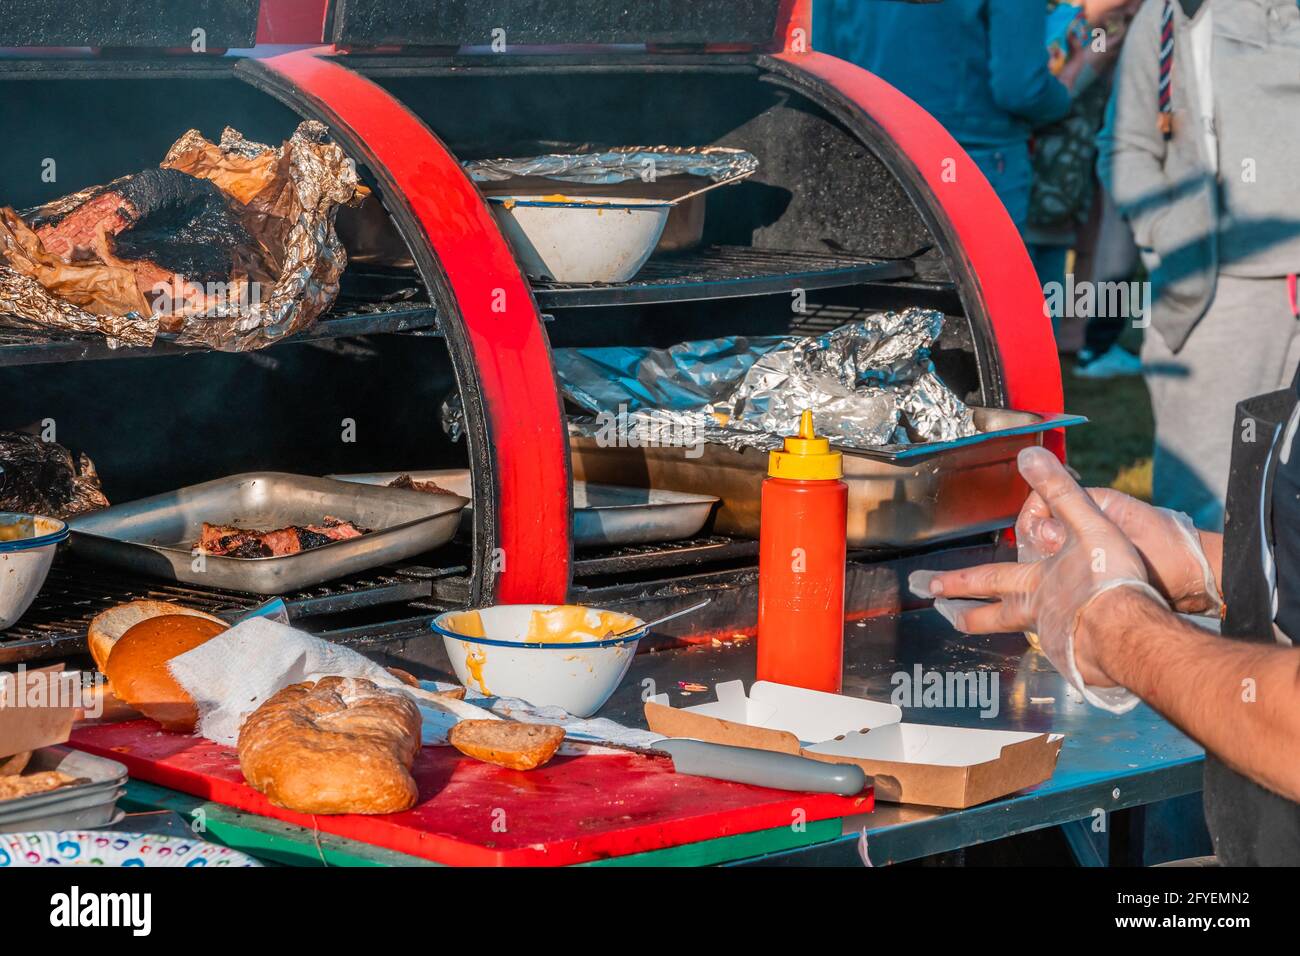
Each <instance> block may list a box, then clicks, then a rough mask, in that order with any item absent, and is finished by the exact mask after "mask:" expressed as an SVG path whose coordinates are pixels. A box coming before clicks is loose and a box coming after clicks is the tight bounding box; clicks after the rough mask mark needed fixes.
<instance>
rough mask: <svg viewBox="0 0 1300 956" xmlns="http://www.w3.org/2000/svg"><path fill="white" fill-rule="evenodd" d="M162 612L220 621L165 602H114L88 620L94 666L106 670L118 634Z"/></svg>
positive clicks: (88, 640)
mask: <svg viewBox="0 0 1300 956" xmlns="http://www.w3.org/2000/svg"><path fill="white" fill-rule="evenodd" d="M164 614H189V615H192V616H194V617H201V618H204V619H206V620H209V621H215V622H216V623H218V624H220V623H221V618H219V617H213V616H212V615H211V614H208V613H207V612H206V611H197V610H195V609H194V608H189V607H184V606H182V605H180V604H169V603H168V602H166V601H128V602H127V603H126V604H117V605H114V606H113V607H110V608H109V609H108V610H106V611H100V612H99V613H98V614H96V615H95V616H94V618H93V619H91V622H90V630H89V631H88V632H87V634H86V643H87V644H88V645H89V646H90V656H91V657H93V658H94V659H95V666H96V667H98V668H99V669H100V671H105V670H107V669H108V656H109V654H110V653H111V652H112V650H113V646H114V645H115V644H117V642H118V641H119V640H121V638H122V635H123V634H125V633H126V632H127V631H129V630H131V628H133V627H135V626H136V625H137V624H139V623H140V622H141V621H147V620H149V618H151V617H162V616H163V615H164Z"/></svg>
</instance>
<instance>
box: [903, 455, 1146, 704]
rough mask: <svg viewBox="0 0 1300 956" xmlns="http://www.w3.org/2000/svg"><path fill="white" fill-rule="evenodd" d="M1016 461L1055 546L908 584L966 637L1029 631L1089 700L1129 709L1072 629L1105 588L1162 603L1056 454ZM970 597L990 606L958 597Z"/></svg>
mask: <svg viewBox="0 0 1300 956" xmlns="http://www.w3.org/2000/svg"><path fill="white" fill-rule="evenodd" d="M1018 464H1019V467H1020V474H1021V475H1023V476H1024V478H1025V480H1026V481H1027V482H1029V486H1030V487H1031V488H1032V489H1033V490H1034V492H1036V493H1037V495H1038V496H1039V498H1040V499H1041V500H1042V502H1043V504H1044V505H1045V506H1046V507H1047V510H1048V513H1049V515H1050V517H1051V518H1052V519H1054V520H1055V521H1057V522H1058V523H1059V530H1060V532H1061V535H1060V541H1059V543H1058V544H1056V545H1055V547H1054V548H1052V549H1051V550H1050V552H1048V551H1043V552H1041V553H1040V552H1038V551H1037V550H1036V549H1035V548H1034V546H1033V545H1032V544H1031V545H1029V546H1027V547H1026V548H1025V549H1024V550H1022V553H1021V561H1020V562H1019V563H1016V564H1009V563H1006V564H986V565H981V566H978V567H973V568H965V569H963V570H960V571H947V572H943V573H935V572H932V571H917V572H915V573H914V574H913V575H912V577H911V580H910V582H909V583H910V586H911V589H912V592H913V593H914V594H916V595H918V596H920V597H934V598H935V599H936V600H935V608H936V609H937V610H939V611H940V613H943V614H944V616H945V617H947V618H948V620H949V621H951V622H952V625H953V626H954V627H955V628H957V629H958V630H960V631H964V632H966V633H968V634H994V633H1000V632H1006V631H1035V632H1036V633H1037V634H1038V637H1039V640H1040V641H1041V643H1042V648H1043V653H1045V654H1046V655H1047V657H1048V659H1049V660H1050V661H1051V662H1052V663H1053V664H1054V665H1055V666H1056V669H1057V670H1058V671H1060V672H1061V674H1063V675H1064V676H1065V678H1066V679H1067V680H1069V681H1070V683H1072V684H1074V686H1075V687H1077V688H1078V689H1079V690H1080V692H1082V694H1083V696H1084V698H1085V699H1086V700H1088V702H1089V703H1092V704H1095V705H1096V706H1098V707H1102V708H1104V709H1106V710H1109V711H1112V712H1113V713H1124V712H1126V711H1128V710H1131V709H1132V708H1133V707H1134V706H1136V704H1137V698H1136V697H1135V696H1133V695H1132V694H1130V693H1129V692H1128V691H1127V690H1125V689H1124V688H1122V687H1117V686H1115V684H1114V682H1113V681H1112V680H1110V678H1108V677H1107V676H1106V674H1105V673H1104V672H1103V671H1102V670H1101V669H1100V667H1098V666H1097V664H1096V663H1095V662H1094V661H1093V660H1092V659H1091V658H1090V657H1089V656H1088V655H1087V653H1086V650H1087V649H1086V648H1078V649H1076V647H1075V641H1074V633H1075V628H1076V626H1077V624H1078V620H1079V617H1080V615H1081V614H1083V613H1084V611H1085V610H1086V608H1087V607H1088V605H1089V603H1090V602H1091V601H1092V600H1093V599H1094V598H1096V597H1097V595H1099V594H1102V593H1104V592H1105V591H1108V590H1110V589H1111V588H1116V587H1134V588H1138V589H1140V590H1143V591H1145V592H1147V593H1149V594H1150V595H1151V596H1152V597H1154V598H1155V599H1156V600H1157V601H1160V603H1161V604H1164V600H1163V599H1162V598H1161V597H1160V596H1159V594H1158V593H1157V592H1156V591H1155V589H1154V588H1152V587H1151V585H1150V584H1149V583H1148V582H1147V575H1146V566H1145V565H1144V563H1143V561H1142V557H1141V555H1139V554H1138V552H1137V549H1136V548H1134V546H1133V544H1132V543H1131V542H1130V541H1129V540H1128V538H1126V537H1125V536H1124V533H1123V532H1122V531H1120V529H1119V528H1117V527H1116V526H1115V525H1114V524H1113V523H1112V522H1110V521H1109V520H1107V518H1106V516H1105V515H1104V514H1102V511H1101V509H1100V508H1099V507H1098V506H1097V504H1096V503H1095V502H1094V501H1093V500H1092V498H1090V497H1089V496H1088V495H1087V493H1085V492H1084V490H1083V489H1082V488H1080V487H1079V486H1078V485H1077V484H1076V483H1075V481H1074V479H1073V478H1071V477H1070V475H1069V473H1068V472H1067V471H1066V470H1065V467H1064V466H1063V465H1062V464H1061V463H1060V462H1059V461H1058V460H1057V459H1056V456H1055V455H1053V454H1052V453H1051V452H1049V451H1047V450H1046V449H1043V448H1038V447H1033V448H1026V449H1024V450H1023V451H1021V452H1020V456H1019V459H1018ZM954 598H956V599H958V600H957V601H953V599H954ZM969 598H981V599H986V600H988V601H989V603H984V604H976V602H973V601H969V600H961V599H969ZM1077 651H1083V653H1077Z"/></svg>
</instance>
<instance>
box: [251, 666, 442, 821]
mask: <svg viewBox="0 0 1300 956" xmlns="http://www.w3.org/2000/svg"><path fill="white" fill-rule="evenodd" d="M419 750H420V711H419V708H417V707H416V706H415V704H414V703H412V702H411V700H410V698H408V697H407V696H406V695H405V694H403V693H401V692H400V691H391V690H384V689H383V688H380V687H378V686H377V685H375V684H374V683H372V682H371V681H368V680H365V679H363V678H354V677H324V678H322V679H321V680H319V681H317V682H315V683H311V682H307V683H303V684H293V685H291V686H289V687H286V688H284V689H283V690H281V691H279V692H278V693H276V694H275V695H274V696H273V697H271V698H270V699H268V700H267V701H265V702H264V703H263V704H262V706H261V707H259V708H257V710H255V711H253V713H252V714H251V715H249V717H248V718H247V719H246V720H245V721H244V725H243V726H242V727H241V728H240V729H239V767H240V769H241V770H242V771H243V772H244V779H245V780H247V781H248V783H249V785H250V786H252V787H254V788H255V789H257V790H260V791H261V792H262V793H264V794H266V796H267V798H268V799H269V800H270V801H271V802H272V803H274V804H275V805H276V806H279V807H285V808H286V809H289V810H297V811H299V812H300V813H396V812H397V811H399V810H406V809H408V808H410V807H411V806H413V805H414V804H415V800H416V797H417V792H416V787H415V781H414V780H413V779H412V777H411V774H410V769H411V764H413V763H414V762H415V755H416V754H417V753H419Z"/></svg>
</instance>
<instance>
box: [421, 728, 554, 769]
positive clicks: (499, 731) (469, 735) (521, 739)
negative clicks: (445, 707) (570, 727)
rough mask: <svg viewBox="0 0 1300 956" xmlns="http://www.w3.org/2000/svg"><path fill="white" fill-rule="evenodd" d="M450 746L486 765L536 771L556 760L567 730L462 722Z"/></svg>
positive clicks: (451, 736) (452, 733)
mask: <svg viewBox="0 0 1300 956" xmlns="http://www.w3.org/2000/svg"><path fill="white" fill-rule="evenodd" d="M447 742H448V743H450V744H451V745H452V746H453V747H455V748H456V749H457V750H459V751H460V752H461V753H463V754H464V755H465V756H467V757H474V758H475V759H477V760H482V761H484V762H485V763H490V764H495V765H496V766H498V767H505V768H506V769H508V770H533V769H535V768H537V767H540V766H542V765H543V764H545V763H546V762H547V761H549V760H550V759H551V758H552V757H554V756H555V751H557V750H559V749H560V744H562V743H564V728H563V727H556V726H555V725H554V724H523V723H520V722H518V721H515V720H462V721H460V722H459V723H457V724H456V725H455V726H454V727H452V728H451V731H450V732H449V733H448V734H447Z"/></svg>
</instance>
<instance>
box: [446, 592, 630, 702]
mask: <svg viewBox="0 0 1300 956" xmlns="http://www.w3.org/2000/svg"><path fill="white" fill-rule="evenodd" d="M552 607H555V605H553V604H500V605H497V606H496V607H485V608H480V609H479V611H478V614H479V618H480V620H481V621H482V623H483V634H484V636H483V637H471V636H468V635H466V634H463V633H458V632H457V631H456V629H455V627H456V618H457V615H459V614H464V613H467V612H464V611H449V612H447V613H446V614H440V615H439V616H438V617H436V618H434V620H433V624H432V627H433V630H434V632H435V633H437V634H440V635H442V640H443V645H444V646H445V647H446V648H447V656H448V657H449V658H450V659H451V666H452V668H453V669H454V670H455V671H456V677H457V679H458V680H459V681H460V682H461V683H462V684H464V685H465V686H466V687H468V688H469V689H471V690H474V691H478V692H479V693H482V694H487V695H489V696H492V697H518V698H520V699H521V700H526V701H528V702H529V703H532V704H536V705H538V706H543V707H545V706H554V707H561V708H563V709H564V710H566V711H568V712H569V713H570V714H573V715H574V716H575V717H590V716H591V715H592V714H594V713H595V712H596V711H598V710H600V708H601V707H603V706H604V704H605V701H607V700H609V698H610V696H611V695H612V694H613V693H614V691H615V690H617V689H618V685H619V684H620V683H621V682H622V680H623V676H624V675H625V674H627V669H628V667H630V666H631V664H632V658H633V656H635V654H636V647H637V644H638V643H639V641H640V640H641V638H642V637H644V636H645V633H646V628H645V625H644V622H642V621H640V620H639V619H637V618H632V620H634V621H636V622H637V624H638V625H639V626H638V627H637V629H636V630H634V631H632V632H631V633H629V634H625V635H623V636H622V637H615V638H610V639H608V640H604V641H592V642H589V643H582V644H562V643H555V644H527V643H524V638H525V637H526V636H527V635H528V623H529V620H530V619H531V617H532V612H533V611H544V610H547V609H548V608H552Z"/></svg>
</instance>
